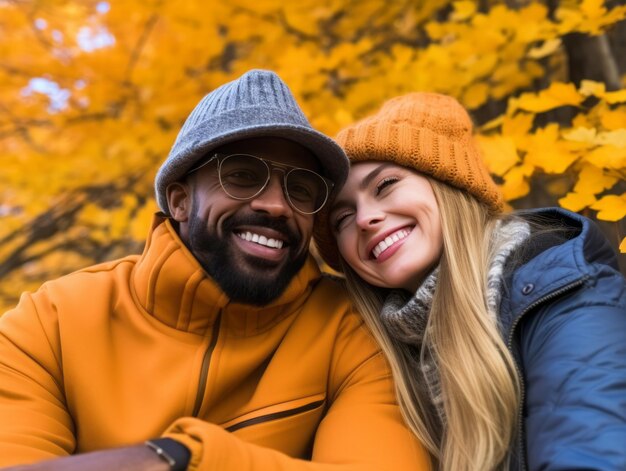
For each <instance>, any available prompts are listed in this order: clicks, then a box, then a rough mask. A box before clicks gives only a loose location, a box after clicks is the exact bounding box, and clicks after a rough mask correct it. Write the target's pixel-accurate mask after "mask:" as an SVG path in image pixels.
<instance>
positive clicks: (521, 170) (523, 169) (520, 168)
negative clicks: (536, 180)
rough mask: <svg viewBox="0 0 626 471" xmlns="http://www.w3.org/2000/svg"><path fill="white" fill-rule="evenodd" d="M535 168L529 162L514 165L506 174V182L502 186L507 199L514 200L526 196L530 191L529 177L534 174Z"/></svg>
mask: <svg viewBox="0 0 626 471" xmlns="http://www.w3.org/2000/svg"><path fill="white" fill-rule="evenodd" d="M533 171H534V168H533V167H532V166H531V165H528V164H525V163H524V164H521V165H517V166H515V167H513V168H512V169H511V170H509V171H508V172H507V173H506V174H505V175H504V183H503V184H502V186H501V187H500V189H501V190H502V194H503V196H504V199H505V200H506V201H512V200H514V199H517V198H521V197H522V196H526V195H527V194H528V192H529V191H530V185H529V184H528V178H530V176H531V175H532V174H533Z"/></svg>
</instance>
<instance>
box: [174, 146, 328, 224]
mask: <svg viewBox="0 0 626 471" xmlns="http://www.w3.org/2000/svg"><path fill="white" fill-rule="evenodd" d="M233 155H242V156H246V157H252V158H255V159H258V160H260V161H261V162H263V164H264V165H265V166H266V167H267V180H265V183H264V184H263V185H262V186H261V188H260V189H259V191H257V192H256V193H255V194H254V195H252V196H248V197H245V198H241V197H238V196H233V195H231V194H230V193H229V192H228V191H226V188H225V187H224V183H223V182H222V170H221V169H222V162H223V161H224V160H226V159H227V158H228V157H232V156H233ZM214 160H217V177H218V179H219V182H220V186H221V187H222V190H224V193H226V194H227V195H228V196H229V197H230V198H233V199H235V200H238V201H249V200H251V199H253V198H256V197H257V196H259V195H260V194H261V193H263V191H264V190H265V189H266V188H267V185H268V184H269V182H270V180H271V179H272V172H273V171H274V170H275V169H276V170H281V171H282V172H283V180H282V184H281V187H282V190H283V195H284V196H285V198H286V199H287V202H288V203H289V205H290V206H291V207H292V208H293V209H295V210H296V211H298V212H299V213H300V214H304V215H310V214H315V213H318V212H320V211H321V210H322V208H324V206H326V203H328V198H329V197H330V194H331V193H332V191H333V188H334V187H335V182H333V181H332V180H330V179H329V178H326V177H325V176H323V175H320V174H319V173H317V172H314V171H313V170H309V169H308V168H303V167H295V166H293V165H288V164H283V163H281V162H276V161H275V160H270V159H264V158H263V157H259V156H257V155H253V154H246V153H242V152H235V153H233V154H222V153H221V152H215V153H214V154H213V155H212V156H211V157H210V158H209V159H208V160H206V161H205V162H203V163H202V164H200V165H197V166H195V167H192V168H191V170H188V171H187V173H186V174H185V176H188V175H191V174H192V173H194V172H196V171H198V170H200V169H201V168H202V167H205V166H206V165H209V164H210V163H211V162H213V161H214ZM294 170H304V171H306V172H311V173H313V174H315V175H317V176H318V177H320V179H321V180H322V181H323V182H324V184H325V185H326V197H325V198H324V202H323V203H322V204H321V205H320V207H319V208H318V209H316V210H315V211H313V212H306V211H302V210H301V209H298V208H297V207H296V206H295V205H294V204H293V202H292V201H291V197H290V196H289V192H288V191H287V175H289V173H290V172H293V171H294Z"/></svg>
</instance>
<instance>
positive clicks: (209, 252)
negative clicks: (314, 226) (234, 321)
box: [189, 205, 307, 306]
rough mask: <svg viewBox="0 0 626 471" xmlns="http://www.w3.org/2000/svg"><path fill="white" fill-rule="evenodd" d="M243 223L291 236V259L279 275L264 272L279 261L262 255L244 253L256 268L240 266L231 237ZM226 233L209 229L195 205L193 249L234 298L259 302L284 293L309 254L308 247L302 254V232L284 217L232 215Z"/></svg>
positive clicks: (191, 224) (191, 228)
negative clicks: (295, 230)
mask: <svg viewBox="0 0 626 471" xmlns="http://www.w3.org/2000/svg"><path fill="white" fill-rule="evenodd" d="M194 206H195V205H194ZM242 225H248V226H250V225H252V226H263V227H268V228H272V229H275V230H277V231H279V232H281V233H282V234H284V235H285V236H286V237H287V240H286V241H285V242H287V243H288V250H289V255H288V261H287V263H286V264H285V265H284V266H283V267H282V268H281V269H280V271H279V272H278V274H277V275H276V276H275V277H268V276H267V275H266V274H265V273H264V269H271V268H273V267H274V266H275V264H274V263H273V262H269V261H267V260H263V259H262V258H258V257H252V256H247V257H245V255H244V257H245V258H246V265H247V266H248V267H252V270H242V269H241V267H239V266H237V262H236V260H237V258H238V257H236V256H235V254H234V252H233V251H234V250H236V249H235V248H234V247H233V244H232V243H231V242H229V241H228V238H230V237H232V235H233V231H234V229H235V228H236V227H238V226H242ZM222 234H223V236H222V237H220V236H219V235H218V233H217V229H216V228H213V230H212V231H210V232H209V229H208V228H207V227H206V224H205V223H203V221H201V220H200V218H198V216H197V213H196V208H195V207H192V210H191V215H190V217H189V249H190V250H191V253H193V254H194V256H195V257H196V259H197V260H198V262H199V263H200V265H202V268H204V270H205V271H206V272H207V273H208V274H209V276H211V278H213V279H214V280H215V282H216V283H217V284H218V285H219V286H220V288H222V291H224V293H225V294H226V295H227V296H228V297H229V298H230V299H232V300H233V301H237V302H241V303H247V304H254V305H258V306H263V305H266V304H268V303H269V302H271V301H273V300H274V299H276V298H277V297H278V296H280V295H281V294H282V292H283V291H284V290H285V288H286V287H287V285H289V283H290V281H291V279H292V278H293V277H294V275H295V274H296V273H297V272H298V271H299V270H300V268H302V266H303V265H304V262H305V261H306V258H307V251H306V250H302V253H299V254H298V250H299V247H300V246H301V237H300V236H299V234H297V233H294V231H292V230H291V229H290V228H289V227H288V226H287V224H286V223H285V222H284V221H282V220H280V219H276V218H272V217H269V216H267V215H263V214H253V215H250V216H248V217H236V216H235V215H233V216H230V217H228V218H227V219H225V220H224V223H223V227H222ZM237 255H239V256H241V254H237Z"/></svg>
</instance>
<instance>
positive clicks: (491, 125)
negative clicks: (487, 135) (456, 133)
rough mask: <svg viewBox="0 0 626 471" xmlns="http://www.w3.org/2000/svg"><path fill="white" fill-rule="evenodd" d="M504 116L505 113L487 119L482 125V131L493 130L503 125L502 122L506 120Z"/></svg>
mask: <svg viewBox="0 0 626 471" xmlns="http://www.w3.org/2000/svg"><path fill="white" fill-rule="evenodd" d="M504 116H505V115H500V116H497V117H495V118H493V119H492V120H490V121H487V122H486V123H485V124H483V125H482V126H480V131H481V132H487V131H492V130H494V129H496V128H499V127H500V126H502V123H503V122H504Z"/></svg>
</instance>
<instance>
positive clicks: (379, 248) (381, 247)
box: [372, 229, 411, 258]
mask: <svg viewBox="0 0 626 471" xmlns="http://www.w3.org/2000/svg"><path fill="white" fill-rule="evenodd" d="M410 233H411V231H410V230H408V229H400V230H399V231H396V232H394V233H393V234H390V235H388V236H387V237H385V239H384V240H381V241H380V242H379V243H378V244H376V246H375V247H374V248H373V249H372V255H374V258H378V256H379V255H380V254H381V253H383V252H384V251H385V250H387V249H388V248H389V247H391V246H392V245H393V244H395V243H396V242H398V241H400V240H402V239H404V238H405V237H406V236H408V235H409V234H410Z"/></svg>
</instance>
